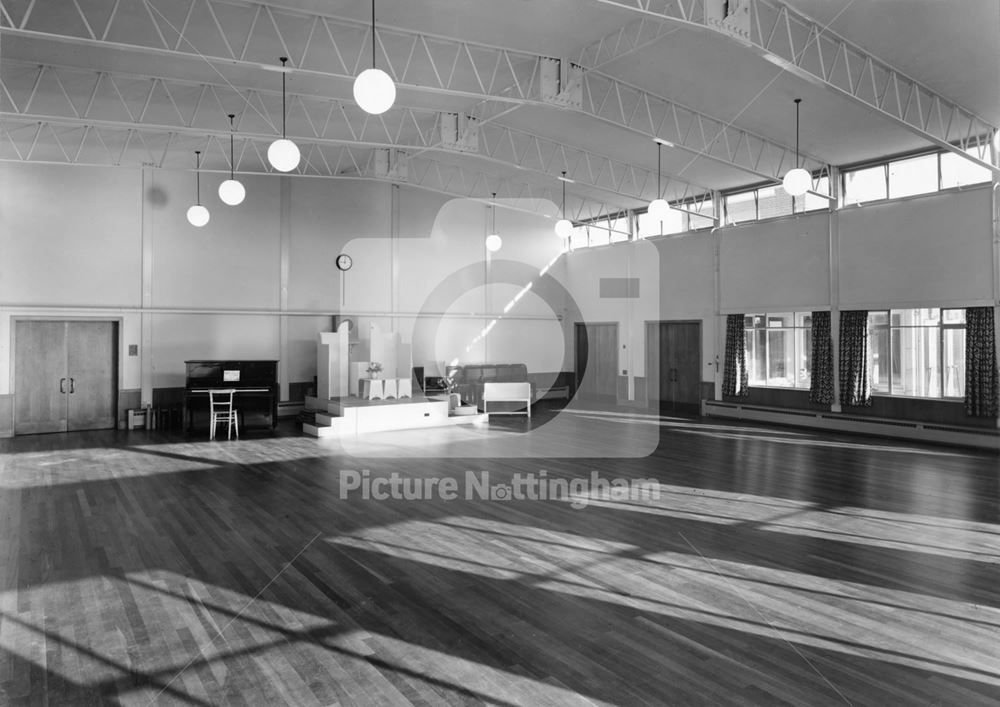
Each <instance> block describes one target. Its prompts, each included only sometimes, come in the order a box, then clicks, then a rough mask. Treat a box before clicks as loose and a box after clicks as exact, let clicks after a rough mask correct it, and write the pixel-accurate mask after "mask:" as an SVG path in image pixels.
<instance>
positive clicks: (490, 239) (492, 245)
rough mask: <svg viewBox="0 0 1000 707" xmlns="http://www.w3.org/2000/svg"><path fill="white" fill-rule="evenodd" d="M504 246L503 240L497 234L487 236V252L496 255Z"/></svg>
mask: <svg viewBox="0 0 1000 707" xmlns="http://www.w3.org/2000/svg"><path fill="white" fill-rule="evenodd" d="M502 246H503V239H502V238H500V236H498V235H497V234H495V233H491V234H490V235H488V236H486V250H488V251H489V252H491V253H496V252H497V251H498V250H500V248H501V247H502Z"/></svg>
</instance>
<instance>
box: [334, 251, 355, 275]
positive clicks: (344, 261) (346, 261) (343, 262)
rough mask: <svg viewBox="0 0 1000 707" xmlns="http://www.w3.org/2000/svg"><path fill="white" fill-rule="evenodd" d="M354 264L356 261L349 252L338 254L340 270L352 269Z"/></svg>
mask: <svg viewBox="0 0 1000 707" xmlns="http://www.w3.org/2000/svg"><path fill="white" fill-rule="evenodd" d="M352 265H354V261H353V260H352V259H351V256H349V255H348V254H347V253H341V254H340V255H338V256H337V268H338V269H339V270H344V271H347V270H350V269H351V266H352Z"/></svg>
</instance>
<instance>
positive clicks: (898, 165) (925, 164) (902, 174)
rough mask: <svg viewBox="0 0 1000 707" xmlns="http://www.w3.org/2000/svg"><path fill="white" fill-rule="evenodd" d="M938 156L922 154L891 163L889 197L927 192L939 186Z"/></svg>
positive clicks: (895, 197) (896, 197)
mask: <svg viewBox="0 0 1000 707" xmlns="http://www.w3.org/2000/svg"><path fill="white" fill-rule="evenodd" d="M937 160H938V156H937V153H935V154H933V155H922V156H921V157H911V158H910V159H908V160H896V161H895V162H890V163H889V198H890V199H898V198H900V197H903V196H912V195H913V194H927V193H928V192H934V191H937V188H938V173H937V168H938V162H937Z"/></svg>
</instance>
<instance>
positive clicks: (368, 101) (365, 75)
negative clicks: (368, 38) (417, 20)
mask: <svg viewBox="0 0 1000 707" xmlns="http://www.w3.org/2000/svg"><path fill="white" fill-rule="evenodd" d="M354 100H355V101H356V102H357V104H358V105H359V106H360V107H361V110H363V111H365V112H366V113H371V114H372V115H380V114H382V113H385V112H386V111H387V110H389V109H390V108H392V104H393V103H394V102H395V100H396V84H394V83H393V82H392V78H390V76H389V74H387V73H385V72H384V71H382V70H381V69H376V68H375V0H372V68H370V69H365V70H364V71H362V72H361V73H360V74H358V76H357V78H356V79H354Z"/></svg>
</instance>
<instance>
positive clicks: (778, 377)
mask: <svg viewBox="0 0 1000 707" xmlns="http://www.w3.org/2000/svg"><path fill="white" fill-rule="evenodd" d="M770 319H771V315H768V321H769V322H770ZM792 334H793V332H792V330H791V329H768V331H767V384H768V385H771V386H778V387H781V388H791V387H793V386H794V385H795V337H794V336H793V335H792Z"/></svg>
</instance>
